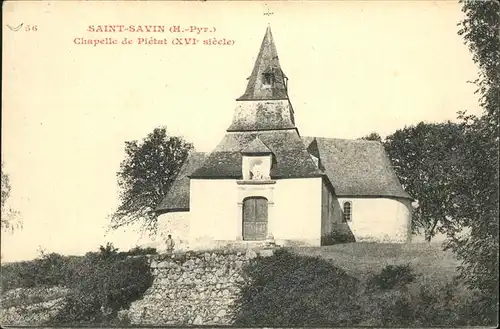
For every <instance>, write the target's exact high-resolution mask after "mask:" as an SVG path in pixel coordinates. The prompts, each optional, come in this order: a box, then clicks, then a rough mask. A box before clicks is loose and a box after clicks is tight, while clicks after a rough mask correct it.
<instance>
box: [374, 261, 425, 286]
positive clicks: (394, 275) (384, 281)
mask: <svg viewBox="0 0 500 329" xmlns="http://www.w3.org/2000/svg"><path fill="white" fill-rule="evenodd" d="M415 279H416V276H415V274H413V271H412V268H411V267H410V264H406V265H387V266H386V267H385V268H383V269H382V271H381V272H380V274H377V275H374V276H373V277H372V278H371V279H369V280H368V282H367V285H368V287H369V288H378V289H392V288H400V287H404V286H406V285H407V284H408V283H410V282H413V281H414V280H415Z"/></svg>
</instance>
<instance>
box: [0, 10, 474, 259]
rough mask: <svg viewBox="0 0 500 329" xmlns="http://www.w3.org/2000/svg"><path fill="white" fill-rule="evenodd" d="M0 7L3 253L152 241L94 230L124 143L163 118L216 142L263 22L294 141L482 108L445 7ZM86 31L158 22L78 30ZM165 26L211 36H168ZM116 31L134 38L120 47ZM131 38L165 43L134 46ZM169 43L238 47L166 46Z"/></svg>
mask: <svg viewBox="0 0 500 329" xmlns="http://www.w3.org/2000/svg"><path fill="white" fill-rule="evenodd" d="M3 9H4V10H3V15H4V17H3V20H4V22H5V24H9V25H10V26H12V27H15V26H19V24H21V23H23V26H22V27H21V28H20V30H19V31H11V30H10V29H7V28H6V27H5V26H4V29H3V31H2V34H3V35H2V42H3V51H4V54H3V68H4V69H3V73H2V74H3V77H2V78H3V79H2V84H3V85H2V89H3V96H2V97H3V98H2V161H3V162H4V168H5V169H4V170H5V172H6V173H7V174H8V175H9V176H10V181H11V185H12V193H11V198H10V199H9V200H8V204H9V205H10V206H11V207H13V208H15V209H16V210H18V211H19V212H20V216H21V219H22V221H23V229H22V230H17V231H15V232H14V233H13V234H10V233H6V232H2V241H1V248H2V249H1V254H2V261H4V262H7V261H16V260H23V259H32V258H34V257H36V256H38V250H40V249H42V250H45V251H47V252H58V253H62V254H72V255H79V254H84V253H85V252H87V251H91V250H97V248H98V247H99V245H103V244H105V243H106V242H107V241H110V242H113V243H114V244H115V246H117V247H119V248H120V249H122V250H127V249H128V248H130V247H132V246H134V245H136V244H140V243H144V242H145V241H149V240H148V238H147V237H144V236H142V237H141V234H140V233H138V232H137V227H129V228H127V229H123V230H118V231H112V232H109V233H106V232H107V226H108V224H109V222H108V216H109V215H110V214H111V213H112V212H113V210H114V209H116V206H117V205H118V202H119V200H118V187H117V184H116V172H117V171H118V170H119V165H120V162H121V161H122V160H123V159H124V142H125V141H129V140H137V139H142V138H144V137H145V136H146V135H147V134H148V133H149V132H151V131H152V130H153V129H154V128H155V127H159V126H166V127H167V130H168V132H169V133H170V134H172V135H180V136H183V137H184V138H185V139H187V140H188V141H190V142H192V143H194V145H195V148H196V150H198V151H210V150H211V149H212V148H214V147H215V146H216V145H217V143H218V142H219V141H220V139H221V138H222V137H223V135H224V133H225V130H226V129H227V128H228V126H229V124H230V123H231V120H232V115H233V111H234V108H235V99H236V98H237V97H239V96H241V95H242V94H243V92H244V90H245V87H246V78H247V77H248V76H249V75H250V73H251V70H252V67H253V63H254V61H255V57H256V56H257V53H258V50H259V47H260V43H261V41H262V38H263V36H264V32H265V29H266V27H267V25H268V24H269V25H270V26H271V29H272V33H273V36H274V40H275V43H276V46H277V49H278V54H279V56H280V62H281V66H282V69H283V71H284V72H285V74H286V75H287V76H288V77H289V96H290V99H291V102H292V104H293V106H294V110H295V114H296V123H297V126H298V128H299V132H300V134H301V135H304V136H323V137H336V138H359V137H362V136H365V135H367V134H369V133H370V132H377V133H379V134H380V135H382V136H386V135H388V134H391V133H393V132H394V131H396V130H397V129H401V128H403V127H405V126H410V125H413V124H416V123H418V122H421V121H425V122H442V121H446V120H452V121H453V120H455V118H456V112H457V111H461V110H467V111H468V112H470V113H475V114H479V113H480V108H479V106H478V102H477V96H476V95H474V90H475V87H474V86H473V85H472V84H470V83H467V81H471V80H474V79H475V78H476V77H477V68H476V66H475V64H474V63H473V62H472V59H471V55H470V53H469V52H468V50H467V47H466V46H464V45H463V41H462V39H461V37H460V36H458V35H457V33H456V32H457V30H458V27H457V23H458V22H459V21H460V20H461V19H462V17H463V14H462V12H461V11H460V9H461V8H460V5H459V4H458V2H457V1H398V2H396V1H366V2H365V1H328V2H327V1H324V2H312V1H311V2H269V3H267V4H266V3H265V2H258V1H255V2H231V3H229V2H210V1H209V2H142V1H141V2H127V1H125V2H115V1H113V2H87V1H83V2H42V3H40V2H29V1H22V2H10V3H9V2H7V3H6V4H4V8H3ZM268 11H269V12H271V13H272V15H264V13H265V12H268ZM89 25H94V26H97V25H126V26H128V25H135V26H138V25H162V26H166V29H167V30H166V32H164V33H147V32H130V31H126V32H114V33H113V32H109V33H106V32H89V31H88V27H89ZM175 25H179V26H181V27H183V28H184V27H185V28H189V27H190V26H197V27H208V28H209V31H208V32H201V33H200V34H194V33H190V32H180V33H171V32H169V31H168V28H169V27H170V26H175ZM33 26H36V31H34V30H33ZM27 30H29V31H27ZM214 30H215V31H214ZM125 37H126V38H129V39H132V40H133V41H134V43H133V44H128V45H122V44H121V40H123V38H125ZM140 37H146V38H149V37H154V38H157V39H164V38H166V39H167V42H168V43H169V44H167V45H159V44H156V45H143V44H137V43H136V41H137V38H140ZM178 37H182V38H184V37H186V38H193V37H195V38H197V39H198V40H205V39H213V38H214V37H215V38H216V39H217V40H221V39H224V38H225V39H227V40H233V41H234V44H233V45H203V44H200V43H198V44H197V45H194V46H193V45H182V46H179V45H172V44H170V43H171V42H172V41H173V40H172V39H174V38H178ZM75 38H84V39H86V40H88V39H103V38H112V39H116V40H118V44H110V45H103V44H99V45H97V46H95V47H94V46H92V45H81V44H75V42H74V40H75Z"/></svg>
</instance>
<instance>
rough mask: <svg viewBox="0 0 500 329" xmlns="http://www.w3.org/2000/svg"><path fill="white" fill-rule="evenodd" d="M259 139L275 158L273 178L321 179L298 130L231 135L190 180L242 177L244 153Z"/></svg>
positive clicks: (229, 133) (225, 137) (234, 133)
mask: <svg viewBox="0 0 500 329" xmlns="http://www.w3.org/2000/svg"><path fill="white" fill-rule="evenodd" d="M256 137H258V138H259V139H260V140H261V141H262V143H263V144H265V146H266V147H267V148H269V150H271V152H272V153H273V154H274V158H275V162H276V163H275V164H274V165H273V168H272V169H271V178H272V179H275V178H305V177H320V176H323V175H324V173H323V172H322V171H321V170H319V169H318V168H317V167H316V165H315V164H314V162H313V160H312V159H311V157H310V155H309V153H308V152H307V150H306V148H305V146H304V143H303V142H302V140H301V138H300V136H299V134H298V132H297V130H296V129H289V130H273V131H251V132H228V133H226V135H225V136H224V138H223V139H222V141H221V142H220V143H219V145H217V147H216V148H215V150H214V151H213V152H212V153H211V154H210V155H209V156H208V158H207V159H206V161H205V162H204V163H203V165H202V166H201V167H200V168H198V169H197V170H195V171H194V172H193V173H192V174H191V178H236V179H239V178H241V176H242V169H241V160H242V154H241V151H242V150H244V149H245V148H247V147H248V146H249V145H250V144H251V143H252V142H253V141H254V140H255V139H256Z"/></svg>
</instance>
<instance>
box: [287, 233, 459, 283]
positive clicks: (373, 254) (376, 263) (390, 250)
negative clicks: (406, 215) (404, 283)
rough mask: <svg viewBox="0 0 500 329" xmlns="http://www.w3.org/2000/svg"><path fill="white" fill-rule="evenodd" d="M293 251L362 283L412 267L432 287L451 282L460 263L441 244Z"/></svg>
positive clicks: (356, 245)
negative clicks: (391, 270) (388, 267)
mask: <svg viewBox="0 0 500 329" xmlns="http://www.w3.org/2000/svg"><path fill="white" fill-rule="evenodd" d="M291 251H292V252H294V253H296V254H299V255H304V256H319V257H320V258H323V259H325V260H327V261H329V262H331V263H332V264H333V265H335V266H337V267H339V268H341V269H343V270H344V271H346V272H347V273H348V274H349V275H352V276H354V277H356V278H358V279H360V280H362V281H365V280H366V279H367V278H368V277H370V276H371V275H373V274H377V273H380V271H381V270H382V268H384V267H385V266H386V265H391V264H393V265H399V264H406V263H410V264H411V267H412V268H413V270H414V271H415V273H416V274H419V275H420V276H419V281H420V282H422V283H426V284H431V285H434V284H436V285H442V284H444V283H446V282H451V280H452V278H453V277H454V276H456V275H457V274H458V273H457V270H456V267H457V266H458V265H459V262H458V261H457V260H456V259H455V258H454V256H453V254H452V253H451V252H445V251H443V250H442V248H441V245H440V244H427V243H422V244H420V243H419V244H390V243H360V242H357V243H345V244H338V245H333V246H324V247H313V248H301V247H294V248H291Z"/></svg>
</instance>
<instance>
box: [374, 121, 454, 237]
mask: <svg viewBox="0 0 500 329" xmlns="http://www.w3.org/2000/svg"><path fill="white" fill-rule="evenodd" d="M462 144H463V128H462V126H461V125H459V124H455V123H452V122H446V123H423V122H421V123H419V124H418V125H416V126H410V127H405V128H404V129H400V130H398V131H396V132H395V133H394V134H392V135H389V136H387V138H386V140H385V142H384V146H385V149H386V150H387V153H388V154H389V157H390V159H391V161H392V164H393V166H394V169H395V171H396V174H397V176H398V177H399V180H400V182H401V184H402V185H403V187H404V188H405V190H406V191H407V192H408V193H409V194H410V195H411V196H412V197H413V198H415V199H416V200H418V207H417V208H416V209H415V210H414V213H413V221H412V230H413V232H414V233H417V232H420V231H422V230H423V232H424V235H425V239H426V240H427V241H431V239H432V237H434V236H435V234H436V233H437V232H441V233H450V232H457V231H459V230H460V229H461V227H462V225H463V224H462V223H460V222H459V221H457V220H456V213H455V209H456V199H457V197H459V195H460V191H457V190H455V189H454V185H453V182H454V180H455V179H456V177H457V176H460V174H461V171H460V170H461V169H460V168H461V166H460V163H459V158H460V155H459V152H460V148H461V145H462Z"/></svg>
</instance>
